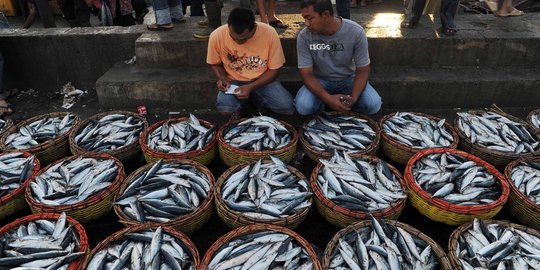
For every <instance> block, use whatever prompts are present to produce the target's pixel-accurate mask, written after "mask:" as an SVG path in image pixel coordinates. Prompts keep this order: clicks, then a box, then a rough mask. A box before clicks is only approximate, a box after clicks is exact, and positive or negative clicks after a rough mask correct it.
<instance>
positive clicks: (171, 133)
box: [147, 114, 216, 153]
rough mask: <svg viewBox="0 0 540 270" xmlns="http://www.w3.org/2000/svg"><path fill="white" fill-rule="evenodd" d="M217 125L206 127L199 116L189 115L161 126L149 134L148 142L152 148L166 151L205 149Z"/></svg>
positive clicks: (177, 151)
mask: <svg viewBox="0 0 540 270" xmlns="http://www.w3.org/2000/svg"><path fill="white" fill-rule="evenodd" d="M215 131H216V126H212V127H210V128H206V127H205V126H203V125H202V124H201V123H200V122H199V120H198V119H197V117H195V116H194V115H193V114H190V115H189V119H188V120H187V121H183V122H176V123H168V122H166V123H165V124H163V125H161V126H159V127H158V128H156V129H155V130H154V131H152V132H151V133H150V134H148V138H147V144H148V146H149V147H150V148H151V149H154V150H156V151H159V152H165V153H186V152H189V151H195V150H201V149H203V148H204V147H205V146H206V145H208V143H209V142H210V141H212V139H213V138H214V136H215Z"/></svg>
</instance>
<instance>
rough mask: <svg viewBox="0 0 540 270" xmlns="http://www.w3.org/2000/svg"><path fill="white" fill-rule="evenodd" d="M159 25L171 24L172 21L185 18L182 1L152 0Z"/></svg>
mask: <svg viewBox="0 0 540 270" xmlns="http://www.w3.org/2000/svg"><path fill="white" fill-rule="evenodd" d="M151 1H152V7H153V8H154V12H155V13H156V23H157V24H169V23H171V22H172V19H177V20H180V19H182V18H184V13H183V12H182V1H181V0H151Z"/></svg>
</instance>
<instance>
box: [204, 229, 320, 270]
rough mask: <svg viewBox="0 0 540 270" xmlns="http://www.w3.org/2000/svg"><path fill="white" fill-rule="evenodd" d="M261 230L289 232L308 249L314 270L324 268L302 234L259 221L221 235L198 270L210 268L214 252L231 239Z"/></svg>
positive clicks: (289, 234) (207, 252) (288, 233)
mask: <svg viewBox="0 0 540 270" xmlns="http://www.w3.org/2000/svg"><path fill="white" fill-rule="evenodd" d="M260 231H273V232H279V233H283V234H287V235H288V236H290V237H291V238H293V239H294V240H295V241H297V242H298V243H299V244H300V245H301V246H302V248H304V249H305V250H306V252H307V253H308V255H309V256H310V257H311V261H312V262H313V269H314V270H322V266H321V262H320V261H319V258H318V256H317V254H316V253H315V250H313V247H312V246H311V245H310V244H309V242H308V241H307V240H306V239H304V238H303V237H302V236H301V235H299V234H298V233H296V232H294V231H293V230H291V229H288V228H285V227H282V226H277V225H272V224H265V223H259V224H252V225H247V226H242V227H238V228H236V229H233V230H231V231H229V232H228V233H226V234H225V235H223V236H221V237H220V238H219V239H218V240H216V241H215V242H214V243H213V244H212V246H210V248H209V249H208V250H207V251H206V254H205V255H204V258H203V260H202V262H201V264H200V265H201V267H200V268H199V269H198V270H205V269H208V264H209V263H210V261H211V260H212V257H213V256H214V253H215V252H216V251H217V250H218V249H219V248H220V247H221V246H222V245H224V244H227V243H228V242H230V241H231V240H233V239H235V238H237V237H241V236H244V235H247V234H251V233H255V232H260Z"/></svg>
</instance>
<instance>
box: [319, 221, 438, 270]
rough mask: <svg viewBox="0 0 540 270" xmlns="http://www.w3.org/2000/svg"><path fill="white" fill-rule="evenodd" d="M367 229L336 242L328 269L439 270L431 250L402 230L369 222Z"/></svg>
mask: <svg viewBox="0 0 540 270" xmlns="http://www.w3.org/2000/svg"><path fill="white" fill-rule="evenodd" d="M371 220H372V223H371V225H370V226H366V227H362V228H360V229H358V230H352V231H351V232H349V233H348V234H345V235H343V236H342V237H341V238H339V241H338V243H337V244H336V247H335V249H334V250H333V252H332V255H331V257H330V265H329V268H328V269H336V270H337V269H354V270H368V269H392V270H400V269H403V270H408V269H411V270H412V269H414V270H430V269H439V262H438V260H437V257H436V256H435V253H434V252H433V249H432V247H431V246H430V245H429V244H428V243H426V242H425V241H424V240H422V239H420V238H418V237H416V236H415V235H412V234H410V233H408V232H407V231H406V230H404V229H402V228H400V227H398V226H396V225H393V224H388V223H384V221H383V220H376V219H374V218H372V219H371Z"/></svg>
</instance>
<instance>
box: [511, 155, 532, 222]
mask: <svg viewBox="0 0 540 270" xmlns="http://www.w3.org/2000/svg"><path fill="white" fill-rule="evenodd" d="M524 161H535V162H540V157H535V158H525V159H518V160H515V161H513V162H512V163H510V164H508V166H506V168H505V169H504V176H505V177H506V179H507V180H508V182H509V185H510V191H511V192H510V197H508V203H507V206H508V209H509V210H510V213H512V215H513V216H514V217H516V218H517V219H518V220H519V221H520V222H521V223H523V224H525V225H527V226H530V227H532V228H534V229H536V230H540V205H538V204H536V203H535V202H533V201H532V200H531V199H530V198H529V197H527V196H525V194H523V193H521V192H520V191H519V189H518V187H516V185H515V184H514V181H513V180H512V169H514V167H516V166H518V165H519V164H520V163H521V162H524Z"/></svg>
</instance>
